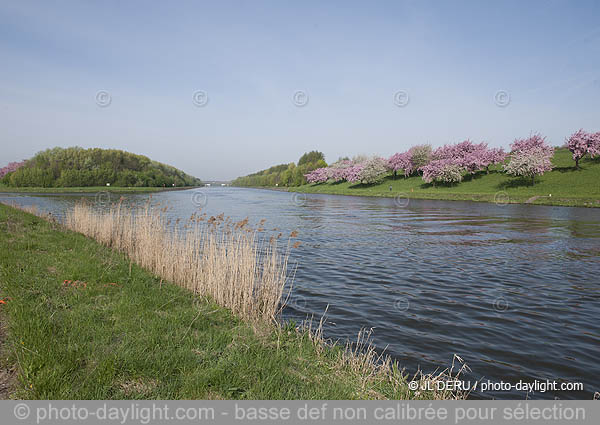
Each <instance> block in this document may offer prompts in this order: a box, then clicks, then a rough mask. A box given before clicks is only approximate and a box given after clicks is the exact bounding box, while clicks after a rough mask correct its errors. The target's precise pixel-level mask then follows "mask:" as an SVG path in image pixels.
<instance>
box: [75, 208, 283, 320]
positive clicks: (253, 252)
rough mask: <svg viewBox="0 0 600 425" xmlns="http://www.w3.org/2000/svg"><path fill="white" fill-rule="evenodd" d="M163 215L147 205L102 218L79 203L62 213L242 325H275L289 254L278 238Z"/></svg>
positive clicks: (213, 221)
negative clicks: (245, 322) (253, 322)
mask: <svg viewBox="0 0 600 425" xmlns="http://www.w3.org/2000/svg"><path fill="white" fill-rule="evenodd" d="M166 211H167V208H160V207H157V206H152V205H151V204H150V202H148V203H147V204H146V206H145V207H143V208H137V209H134V208H130V207H126V206H124V205H123V204H122V203H119V204H117V205H115V206H113V207H112V208H109V209H104V210H100V211H97V210H95V209H94V208H93V207H92V206H91V205H89V204H86V203H78V204H76V205H75V206H74V208H73V209H71V210H70V211H67V214H66V217H65V225H66V227H68V228H69V229H71V230H74V231H76V232H79V233H83V234H84V235H86V236H89V237H91V238H93V239H95V240H97V241H99V242H100V243H102V244H104V245H106V246H108V247H111V248H114V249H117V250H119V251H121V252H124V253H125V254H127V255H128V256H129V258H130V259H131V260H132V261H133V262H135V263H137V264H138V265H140V266H142V267H144V268H146V269H147V270H150V271H151V272H153V273H154V274H156V275H157V276H159V277H161V278H162V279H164V280H166V281H170V282H173V283H175V284H177V285H180V286H183V287H185V288H187V289H189V290H191V291H193V292H194V293H196V294H200V295H207V296H210V297H211V298H212V299H213V300H214V301H215V302H217V303H218V304H220V305H222V306H224V307H226V308H228V309H230V310H231V311H232V312H233V313H234V314H236V315H238V316H240V317H242V318H244V319H249V320H273V319H275V318H276V316H277V315H278V313H279V312H280V309H281V306H282V304H283V303H282V298H283V294H284V288H285V286H286V283H287V282H288V273H287V262H288V253H287V251H286V252H283V253H280V252H279V250H278V248H277V240H276V239H274V238H271V239H270V240H268V241H267V240H259V237H258V232H257V229H254V228H252V227H250V226H248V221H247V220H243V221H240V222H237V223H236V222H233V221H231V220H230V219H228V218H224V217H223V215H220V216H218V217H210V218H208V219H206V218H205V217H206V216H205V215H199V214H193V215H192V216H191V217H190V218H189V219H188V220H186V221H181V220H176V221H175V222H171V220H169V219H168V218H167V216H166V214H165V212H166Z"/></svg>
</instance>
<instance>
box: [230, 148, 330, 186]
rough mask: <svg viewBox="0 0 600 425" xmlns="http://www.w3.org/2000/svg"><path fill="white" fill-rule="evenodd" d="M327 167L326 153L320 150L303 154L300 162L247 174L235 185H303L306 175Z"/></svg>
mask: <svg viewBox="0 0 600 425" xmlns="http://www.w3.org/2000/svg"><path fill="white" fill-rule="evenodd" d="M324 167H327V163H326V162H325V155H323V153H322V152H319V151H311V152H306V153H305V154H303V155H302V156H301V157H300V159H299V160H298V163H297V164H296V163H294V162H291V163H289V164H280V165H275V166H273V167H270V168H267V169H266V170H261V171H258V172H256V173H253V174H249V175H247V176H243V177H238V178H237V179H235V180H234V181H233V182H232V185H234V186H242V187H261V186H302V185H303V184H306V183H307V180H306V175H307V174H309V173H310V172H312V171H313V170H316V169H318V168H324Z"/></svg>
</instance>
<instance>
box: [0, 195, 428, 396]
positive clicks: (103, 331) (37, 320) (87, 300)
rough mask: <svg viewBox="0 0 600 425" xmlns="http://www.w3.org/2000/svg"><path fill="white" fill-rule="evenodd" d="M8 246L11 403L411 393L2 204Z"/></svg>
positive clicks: (5, 280)
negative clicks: (69, 284)
mask: <svg viewBox="0 0 600 425" xmlns="http://www.w3.org/2000/svg"><path fill="white" fill-rule="evenodd" d="M0 252H1V253H2V255H1V256H0V267H1V269H0V299H6V300H7V301H6V304H0V319H1V320H2V321H3V322H4V323H3V324H2V328H3V330H4V332H5V333H6V335H5V336H4V337H3V338H4V339H5V341H4V342H3V344H2V345H1V347H2V353H1V354H2V362H3V363H4V365H2V366H3V367H4V368H10V367H12V368H14V369H15V370H16V375H17V378H16V382H15V384H14V388H13V391H12V395H11V397H12V398H23V399H122V398H126V399H181V398H191V399H205V398H207V399H219V398H227V399H229V398H233V399H355V398H373V397H389V398H413V397H415V394H414V393H412V392H410V391H409V390H408V389H407V386H406V383H405V381H404V378H402V377H401V374H400V372H398V373H396V374H394V375H393V377H394V379H391V380H390V379H389V377H388V378H385V379H384V378H381V379H379V378H372V379H369V380H368V382H367V384H366V385H365V381H364V379H363V378H364V377H362V376H361V375H360V374H357V373H355V372H354V371H353V370H352V368H350V367H348V366H344V365H341V363H340V361H339V360H340V354H341V351H342V350H341V348H335V347H326V348H325V349H322V348H323V346H322V345H315V344H314V343H313V342H312V341H311V340H310V338H309V337H308V336H307V334H306V333H301V332H297V331H296V329H295V328H294V326H293V324H287V325H284V326H283V327H280V326H278V325H256V324H255V325H250V324H248V323H245V322H242V321H240V320H239V319H237V318H236V317H234V316H233V315H232V314H231V313H230V312H229V311H228V310H226V309H224V308H221V307H219V306H217V305H215V304H214V303H213V302H211V301H210V300H208V299H203V298H199V297H197V296H194V295H193V294H192V293H190V292H188V291H187V290H185V289H182V288H180V287H178V286H176V285H172V284H168V283H164V282H163V283H161V281H159V280H158V279H157V278H156V277H154V276H152V275H151V274H149V273H148V272H146V271H145V270H144V269H142V268H140V267H138V266H136V265H135V264H131V263H130V262H129V260H128V259H127V258H126V257H125V256H124V255H122V254H120V253H117V252H115V251H113V250H110V249H108V248H106V247H104V246H101V245H100V244H98V243H96V242H95V241H93V240H91V239H88V238H85V237H84V236H83V235H80V234H77V233H73V232H70V231H65V230H63V229H62V228H61V227H60V226H59V225H58V224H55V223H50V222H47V221H45V220H43V219H41V218H38V217H36V216H33V215H31V214H28V213H25V212H23V211H19V210H16V209H14V208H12V207H8V206H6V205H1V204H0ZM65 280H71V281H81V282H86V287H85V288H83V287H79V288H74V287H65V286H64V284H63V282H64V281H65ZM113 283H114V284H116V285H112V284H113ZM0 336H1V335H0ZM394 381H395V382H396V385H393V384H392V382H394ZM398 383H400V384H399V385H398ZM430 396H431V394H428V393H421V394H420V395H419V397H421V398H427V397H430Z"/></svg>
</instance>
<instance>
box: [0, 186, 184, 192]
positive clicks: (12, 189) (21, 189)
mask: <svg viewBox="0 0 600 425" xmlns="http://www.w3.org/2000/svg"><path fill="white" fill-rule="evenodd" d="M193 188H194V186H185V187H167V188H164V187H116V186H110V187H109V186H88V187H9V186H3V185H0V193H88V192H91V193H95V192H116V193H134V192H162V191H167V190H186V189H193Z"/></svg>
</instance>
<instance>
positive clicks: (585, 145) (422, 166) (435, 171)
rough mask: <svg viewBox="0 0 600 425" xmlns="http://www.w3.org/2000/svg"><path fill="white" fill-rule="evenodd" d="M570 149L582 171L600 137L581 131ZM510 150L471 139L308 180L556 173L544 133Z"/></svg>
mask: <svg viewBox="0 0 600 425" xmlns="http://www.w3.org/2000/svg"><path fill="white" fill-rule="evenodd" d="M566 146H567V148H568V149H569V150H570V151H571V152H572V153H573V160H574V161H575V167H576V168H579V161H580V160H581V159H582V158H583V157H585V156H586V155H589V156H590V157H592V158H593V157H595V156H600V133H588V132H585V131H584V130H579V131H577V132H575V133H574V134H573V135H571V136H570V137H569V138H568V139H567V145H566ZM510 147H511V152H510V153H509V154H507V153H505V152H504V150H503V149H502V148H490V147H488V145H487V143H473V142H471V141H469V140H465V141H464V142H461V143H456V144H448V145H444V146H441V147H439V148H437V149H435V150H433V149H432V148H431V146H430V145H418V146H413V147H412V148H410V149H409V150H408V151H406V152H399V153H395V154H394V155H392V156H391V157H390V158H388V159H383V158H379V157H373V158H365V157H360V158H355V159H353V160H340V161H338V162H335V163H334V164H331V165H330V166H329V167H324V168H318V169H316V170H314V171H313V172H311V173H309V174H306V179H307V181H308V182H309V183H323V182H327V181H334V182H339V181H348V182H351V183H366V184H369V183H376V182H378V181H381V180H382V179H383V178H384V177H385V176H386V175H387V174H388V173H389V172H392V173H393V175H394V178H395V177H396V175H397V174H398V173H402V174H403V175H404V177H410V176H413V175H416V174H420V175H421V177H422V178H423V180H424V181H425V182H427V183H432V184H435V183H436V182H440V183H447V184H452V183H458V182H460V181H462V179H463V178H464V176H465V175H468V174H475V173H478V172H482V171H485V172H486V173H489V168H490V166H492V165H496V164H503V167H502V168H503V170H504V171H505V172H506V173H507V174H508V175H512V176H519V177H524V178H531V182H532V184H533V183H534V182H535V177H536V176H538V175H542V174H544V173H545V172H547V171H550V170H552V157H553V156H554V148H552V147H551V146H549V145H548V144H547V143H546V139H545V137H543V136H541V135H540V134H534V135H532V136H530V137H528V138H525V139H517V140H515V141H514V142H513V143H512V144H511V145H510ZM507 159H508V163H506V160H507Z"/></svg>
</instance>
